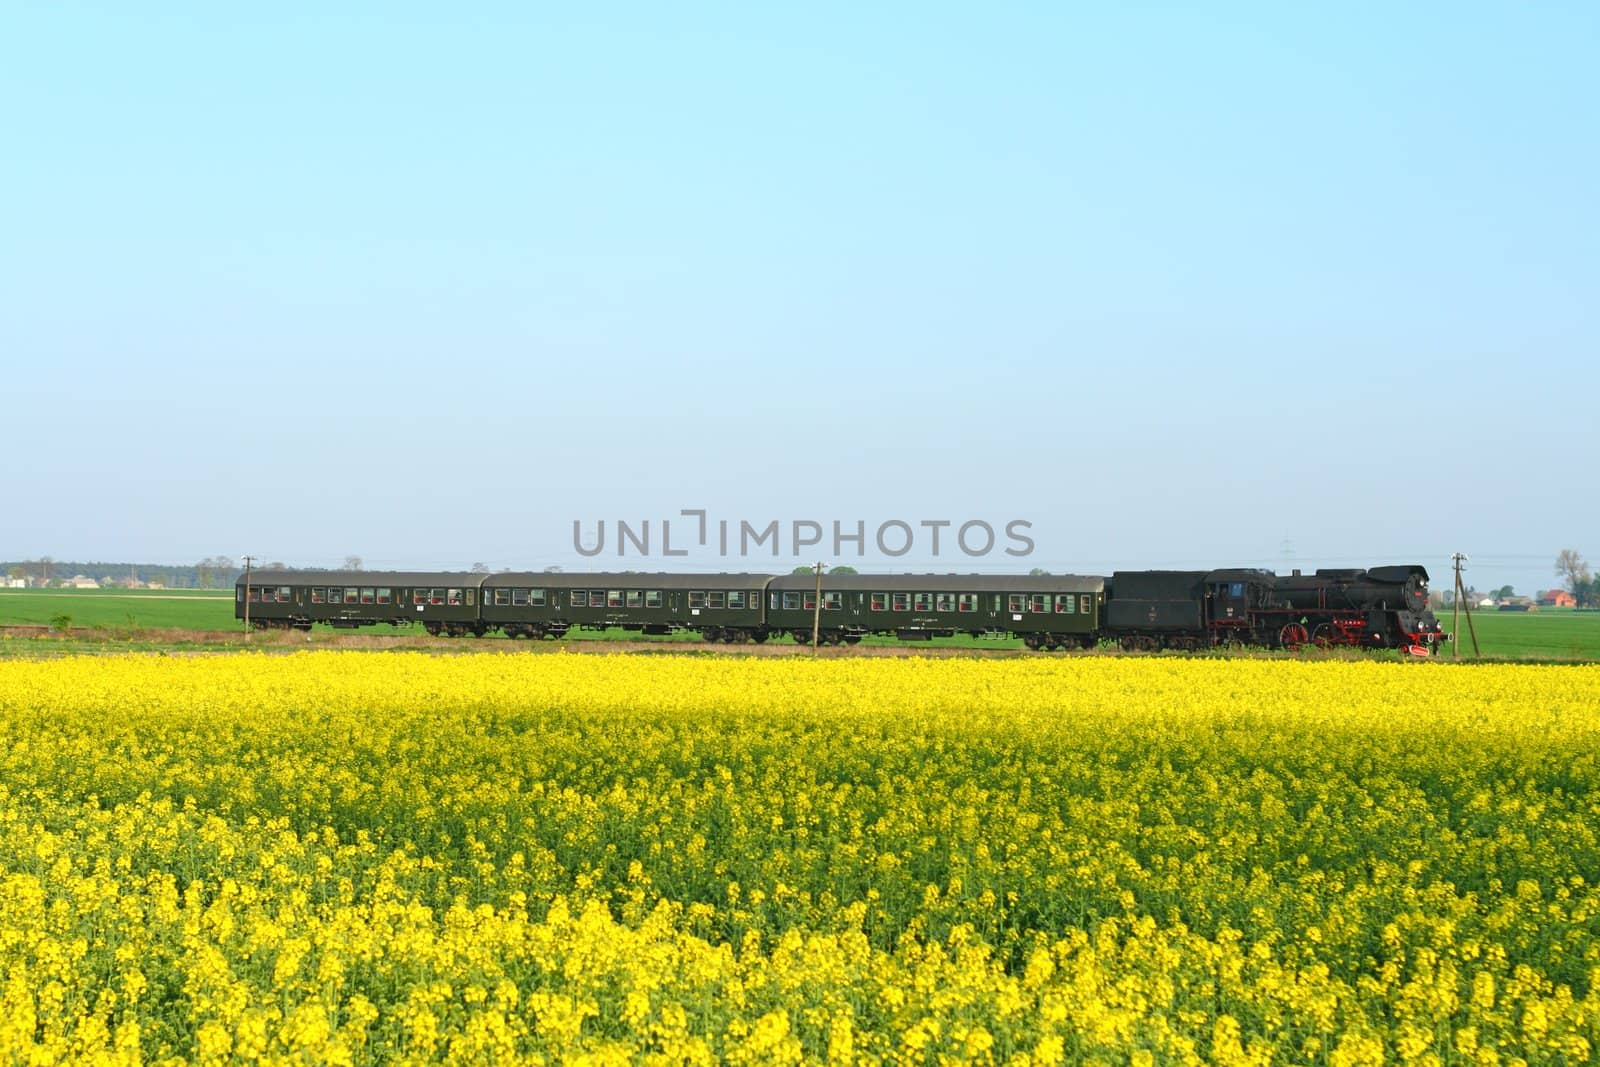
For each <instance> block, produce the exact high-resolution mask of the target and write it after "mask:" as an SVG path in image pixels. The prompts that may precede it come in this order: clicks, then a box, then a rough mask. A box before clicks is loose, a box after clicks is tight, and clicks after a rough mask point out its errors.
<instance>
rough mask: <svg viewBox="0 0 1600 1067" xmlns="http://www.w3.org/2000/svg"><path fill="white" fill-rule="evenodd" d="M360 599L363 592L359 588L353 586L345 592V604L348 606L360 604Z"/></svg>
mask: <svg viewBox="0 0 1600 1067" xmlns="http://www.w3.org/2000/svg"><path fill="white" fill-rule="evenodd" d="M360 599H361V590H360V589H359V588H357V587H356V586H351V587H350V588H348V589H346V590H345V591H344V602H345V603H346V604H355V603H359V602H360Z"/></svg>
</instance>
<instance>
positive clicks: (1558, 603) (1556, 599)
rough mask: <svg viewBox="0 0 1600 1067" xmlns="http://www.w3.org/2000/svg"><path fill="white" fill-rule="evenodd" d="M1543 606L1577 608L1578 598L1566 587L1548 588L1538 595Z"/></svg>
mask: <svg viewBox="0 0 1600 1067" xmlns="http://www.w3.org/2000/svg"><path fill="white" fill-rule="evenodd" d="M1538 601H1539V606H1540V607H1541V608H1575V607H1577V606H1578V601H1577V598H1576V597H1574V596H1573V595H1572V594H1571V593H1569V592H1567V591H1566V590H1565V589H1547V590H1545V591H1544V592H1542V593H1540V594H1539V596H1538Z"/></svg>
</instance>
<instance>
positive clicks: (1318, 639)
mask: <svg viewBox="0 0 1600 1067" xmlns="http://www.w3.org/2000/svg"><path fill="white" fill-rule="evenodd" d="M1311 641H1312V643H1313V644H1315V645H1316V646H1317V647H1318V648H1332V647H1333V646H1334V645H1337V644H1338V643H1339V631H1338V630H1335V629H1334V628H1333V624H1332V623H1331V622H1319V623H1318V624H1317V628H1316V629H1315V630H1312V631H1311Z"/></svg>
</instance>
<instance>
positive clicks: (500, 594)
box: [484, 589, 511, 608]
mask: <svg viewBox="0 0 1600 1067" xmlns="http://www.w3.org/2000/svg"><path fill="white" fill-rule="evenodd" d="M484 603H485V604H488V603H493V604H494V606H495V607H497V608H503V607H505V606H506V605H508V604H510V603H511V590H509V589H496V590H495V591H494V600H493V601H492V602H491V601H488V600H485V601H484Z"/></svg>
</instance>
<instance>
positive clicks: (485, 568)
mask: <svg viewBox="0 0 1600 1067" xmlns="http://www.w3.org/2000/svg"><path fill="white" fill-rule="evenodd" d="M472 573H473V574H488V573H489V565H488V564H487V563H474V564H473V565H472Z"/></svg>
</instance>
